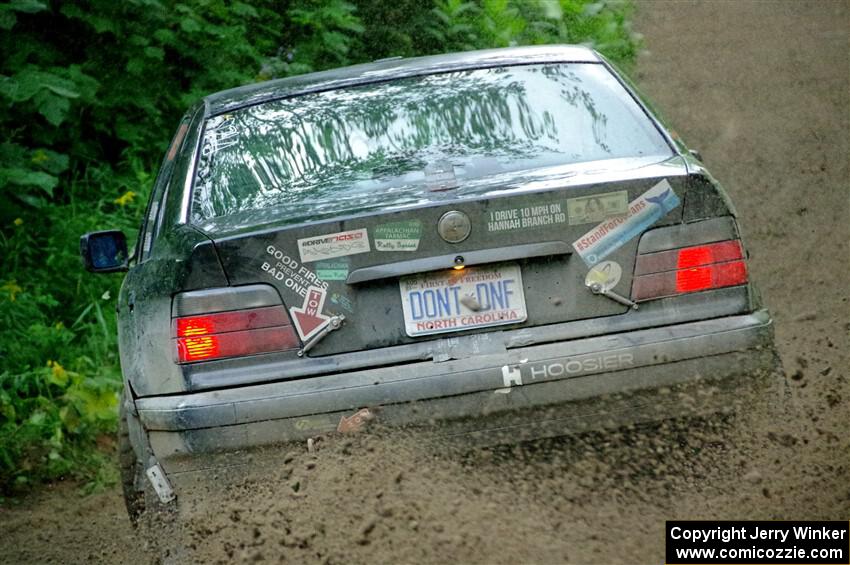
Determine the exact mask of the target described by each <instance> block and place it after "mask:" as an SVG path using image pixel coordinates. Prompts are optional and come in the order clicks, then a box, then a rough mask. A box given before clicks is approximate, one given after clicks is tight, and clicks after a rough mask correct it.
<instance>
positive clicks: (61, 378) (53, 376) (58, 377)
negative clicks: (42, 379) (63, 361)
mask: <svg viewBox="0 0 850 565" xmlns="http://www.w3.org/2000/svg"><path fill="white" fill-rule="evenodd" d="M47 366H48V367H50V382H51V383H53V384H55V385H58V386H65V385H66V384H68V372H67V371H66V370H65V367H63V366H62V365H60V364H59V363H57V362H56V361H53V360H52V359H49V360H48V361H47Z"/></svg>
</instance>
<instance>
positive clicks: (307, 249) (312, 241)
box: [298, 228, 370, 263]
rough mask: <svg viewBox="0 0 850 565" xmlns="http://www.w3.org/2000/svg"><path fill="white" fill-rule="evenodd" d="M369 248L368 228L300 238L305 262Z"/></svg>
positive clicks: (354, 252) (302, 256)
mask: <svg viewBox="0 0 850 565" xmlns="http://www.w3.org/2000/svg"><path fill="white" fill-rule="evenodd" d="M369 250H370V249H369V234H368V232H367V231H366V228H362V229H359V230H351V231H341V232H339V233H330V234H327V235H319V236H316V237H307V238H305V239H299V240H298V252H299V253H300V254H301V261H303V262H304V263H309V262H310V261H318V260H320V259H333V258H334V257H345V256H346V255H356V254H357V253H366V252H368V251H369Z"/></svg>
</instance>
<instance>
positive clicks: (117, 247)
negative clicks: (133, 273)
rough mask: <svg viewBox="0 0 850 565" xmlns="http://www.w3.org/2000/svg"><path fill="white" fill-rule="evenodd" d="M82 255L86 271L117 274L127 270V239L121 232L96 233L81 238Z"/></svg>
mask: <svg viewBox="0 0 850 565" xmlns="http://www.w3.org/2000/svg"><path fill="white" fill-rule="evenodd" d="M80 255H81V256H82V258H83V264H84V265H85V266H86V270H87V271H90V272H92V273H115V272H118V271H126V270H127V261H128V259H129V255H128V254H127V238H126V237H124V232H121V231H119V230H108V231H96V232H91V233H87V234H86V235H84V236H82V237H81V238H80Z"/></svg>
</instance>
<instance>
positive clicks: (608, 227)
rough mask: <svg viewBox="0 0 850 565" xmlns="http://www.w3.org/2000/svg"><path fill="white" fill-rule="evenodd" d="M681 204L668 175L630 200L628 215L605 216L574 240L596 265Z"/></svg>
mask: <svg viewBox="0 0 850 565" xmlns="http://www.w3.org/2000/svg"><path fill="white" fill-rule="evenodd" d="M678 205H679V197H678V196H676V193H675V192H673V187H671V186H670V183H669V182H667V179H664V180H662V181H661V182H659V183H658V184H656V185H655V186H653V187H652V188H650V189H649V190H647V191H646V192H644V193H643V194H641V195H640V196H638V197H637V198H636V199H634V200H632V201H631V202H629V211H628V213H627V214H626V215H624V216H618V217H616V218H612V219H610V220H605V221H604V222H602V223H601V224H599V225H598V226H596V227H595V228H593V229H592V230H590V231H589V232H587V233H586V234H584V235H583V236H582V237H580V238H579V239H578V240H577V241H575V242H573V248H575V250H576V251H577V252H578V254H579V257H581V258H582V260H583V261H584V262H585V263H587V265H588V266H589V267H592V266H593V265H595V264H596V263H598V262H599V261H601V260H602V259H604V258H605V257H607V256H608V255H610V254H611V253H613V252H614V251H616V250H617V249H619V248H620V247H622V246H623V245H624V244H625V243H626V242H628V241H629V240H631V239H632V238H634V237H635V236H637V235H638V234H640V233H642V232H643V231H644V230H645V229H646V228H648V227H649V226H651V225H652V224H654V223H655V222H656V221H657V220H658V219H659V218H662V217H664V216H665V215H666V214H667V213H668V212H670V210H672V209H674V208H675V207H676V206H678Z"/></svg>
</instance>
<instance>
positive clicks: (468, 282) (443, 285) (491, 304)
mask: <svg viewBox="0 0 850 565" xmlns="http://www.w3.org/2000/svg"><path fill="white" fill-rule="evenodd" d="M399 289H400V291H401V304H402V310H403V311H404V327H405V331H406V332H407V335H409V336H411V337H415V336H421V335H430V334H437V333H445V332H458V331H463V330H471V329H475V328H483V327H488V326H500V325H504V324H515V323H517V322H522V321H525V319H526V318H527V314H526V309H525V296H524V295H523V291H522V275H521V273H520V268H519V265H514V264H503V265H497V266H494V267H467V268H466V269H461V270H450V271H442V272H437V273H427V274H424V275H416V276H412V277H406V278H403V279H401V281H400V282H399Z"/></svg>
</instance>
